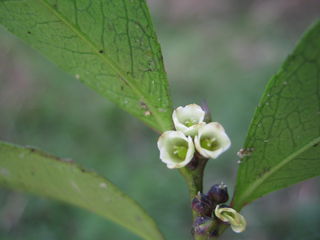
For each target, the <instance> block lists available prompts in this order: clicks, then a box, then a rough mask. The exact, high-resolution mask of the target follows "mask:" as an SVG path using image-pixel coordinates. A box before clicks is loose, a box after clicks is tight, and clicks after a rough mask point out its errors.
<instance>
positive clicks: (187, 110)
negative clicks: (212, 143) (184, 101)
mask: <svg viewBox="0 0 320 240" xmlns="http://www.w3.org/2000/svg"><path fill="white" fill-rule="evenodd" d="M204 117H205V112H204V111H203V109H202V108H201V107H200V106H199V105H197V104H189V105H186V106H185V107H178V108H177V109H176V110H174V111H173V113H172V120H173V123H174V126H175V128H176V129H177V130H178V131H181V132H183V133H184V134H186V135H187V136H194V135H196V134H197V131H198V128H199V127H200V126H201V125H203V124H205V123H204V122H203V119H204Z"/></svg>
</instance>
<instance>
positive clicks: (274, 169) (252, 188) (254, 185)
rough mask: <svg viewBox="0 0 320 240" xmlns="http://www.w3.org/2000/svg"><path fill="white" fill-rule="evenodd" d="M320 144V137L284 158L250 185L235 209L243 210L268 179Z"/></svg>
mask: <svg viewBox="0 0 320 240" xmlns="http://www.w3.org/2000/svg"><path fill="white" fill-rule="evenodd" d="M319 142H320V137H317V138H315V139H313V140H311V141H310V142H309V143H307V144H305V145H304V146H303V147H301V148H300V149H299V150H297V151H295V152H293V153H292V154H290V155H289V156H287V157H286V158H284V159H283V160H282V161H280V162H279V163H278V164H277V165H275V166H274V167H272V168H271V169H270V171H268V172H267V173H265V174H264V175H263V176H262V177H261V178H259V179H258V180H257V181H255V182H254V183H252V184H251V185H249V187H248V188H247V190H246V191H245V192H244V193H243V194H242V195H240V197H239V200H238V201H237V202H238V203H236V204H235V205H236V206H235V207H239V208H242V207H243V205H244V200H245V199H247V198H248V197H249V196H250V195H251V194H252V193H253V192H254V191H255V190H256V189H257V188H258V187H259V186H260V185H261V184H263V183H264V182H265V181H266V179H268V178H269V177H271V176H272V175H273V174H274V173H276V172H277V171H278V170H279V169H281V168H282V167H284V166H285V165H286V164H288V163H289V162H290V161H292V160H293V159H295V157H297V156H299V155H300V154H302V153H303V152H305V151H307V150H308V149H309V148H310V147H312V146H313V145H315V144H317V143H319Z"/></svg>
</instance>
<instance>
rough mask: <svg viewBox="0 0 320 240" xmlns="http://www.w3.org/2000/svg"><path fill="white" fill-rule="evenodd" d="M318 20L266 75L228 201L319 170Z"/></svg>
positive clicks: (237, 202)
mask: <svg viewBox="0 0 320 240" xmlns="http://www.w3.org/2000/svg"><path fill="white" fill-rule="evenodd" d="M319 143H320V22H318V23H317V24H315V25H314V26H313V27H312V28H311V29H310V30H309V31H308V32H307V33H306V34H305V35H304V37H303V38H302V40H301V41H300V42H299V44H298V46H297V47H296V49H295V50H294V52H293V54H292V55H290V56H289V57H288V59H287V60H286V61H285V63H284V64H283V66H282V67H281V69H280V71H279V72H278V73H277V74H276V75H275V76H274V77H273V78H272V79H271V80H270V82H269V83H268V85H267V87H266V90H265V93H264V94H263V96H262V99H261V100H260V103H259V106H258V108H257V110H256V112H255V115H254V117H253V120H252V123H251V126H250V128H249V133H248V136H247V138H246V141H245V144H244V150H243V152H242V154H243V156H244V157H243V159H242V162H241V164H240V167H239V171H238V178H237V184H236V190H235V195H234V201H233V204H234V206H235V208H237V209H240V208H242V207H243V206H244V205H245V204H247V203H249V202H251V201H253V200H255V199H257V198H259V197H261V196H263V195H265V194H267V193H269V192H272V191H275V190H278V189H281V188H285V187H287V186H289V185H291V184H294V183H298V182H300V181H303V180H306V179H308V178H312V177H315V176H318V175H320V144H319Z"/></svg>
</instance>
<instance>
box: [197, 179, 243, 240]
mask: <svg viewBox="0 0 320 240" xmlns="http://www.w3.org/2000/svg"><path fill="white" fill-rule="evenodd" d="M228 199H229V195H228V190H227V186H226V185H225V184H223V183H221V184H215V185H213V186H212V187H211V188H210V190H209V191H208V193H207V194H203V193H200V192H199V193H198V195H197V196H196V197H195V198H194V199H193V201H192V210H193V211H194V212H196V213H197V215H198V216H199V217H197V218H196V219H195V221H194V223H193V231H194V234H197V235H201V236H204V235H207V236H214V235H215V234H217V233H216V229H215V228H214V221H213V220H214V219H215V218H218V219H219V220H220V221H222V222H225V223H227V224H230V225H231V229H232V230H233V231H234V232H237V233H240V232H243V231H244V230H245V228H246V225H247V222H246V220H245V218H244V217H243V216H242V215H241V214H239V213H238V212H237V211H236V210H234V209H233V208H231V207H229V206H227V205H225V204H224V203H225V202H227V201H228Z"/></svg>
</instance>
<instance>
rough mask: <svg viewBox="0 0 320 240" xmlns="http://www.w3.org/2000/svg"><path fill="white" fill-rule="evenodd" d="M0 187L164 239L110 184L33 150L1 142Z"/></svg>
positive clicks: (133, 205) (146, 235)
mask: <svg viewBox="0 0 320 240" xmlns="http://www.w3.org/2000/svg"><path fill="white" fill-rule="evenodd" d="M0 186H3V187H6V188H10V189H15V190H23V191H27V192H30V193H33V194H37V195H40V196H45V197H49V198H53V199H57V200H60V201H63V202H67V203H70V204H73V205H76V206H78V207H81V208H85V209H87V210H89V211H91V212H94V213H96V214H98V215H101V216H103V217H105V218H107V219H110V220H112V221H114V222H116V223H118V224H120V225H122V226H124V227H126V228H128V229H129V230H131V231H132V232H134V233H135V234H137V235H139V236H141V237H142V238H144V239H148V240H161V239H163V237H162V236H161V233H160V232H159V230H158V228H157V226H156V224H155V223H154V221H153V220H152V218H151V217H149V216H148V215H147V214H146V213H145V212H144V210H143V209H142V208H141V207H140V206H139V205H138V204H137V203H136V202H135V201H133V200H132V199H131V198H129V197H128V196H126V195H125V194H124V193H122V192H121V191H120V190H119V189H118V188H117V187H116V186H114V185H113V184H112V183H111V182H109V181H108V180H106V179H105V178H103V177H100V176H98V175H97V174H95V173H93V172H89V171H86V170H84V169H82V168H81V167H79V166H77V165H76V164H74V163H72V162H70V161H66V160H64V159H59V158H57V157H54V156H51V155H49V154H47V153H44V152H42V151H39V150H36V149H33V148H24V147H18V146H14V145H11V144H7V143H3V142H0ZM107 238H108V236H106V239H107Z"/></svg>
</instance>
